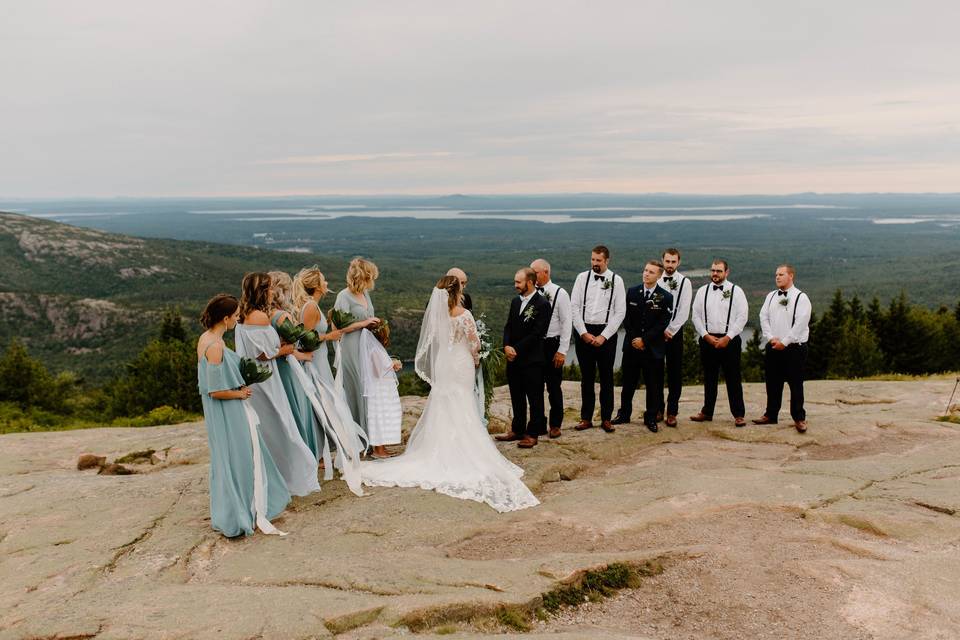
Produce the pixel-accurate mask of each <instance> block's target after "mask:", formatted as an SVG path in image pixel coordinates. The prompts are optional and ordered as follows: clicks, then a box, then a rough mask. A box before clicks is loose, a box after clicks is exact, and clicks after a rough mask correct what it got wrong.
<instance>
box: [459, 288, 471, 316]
mask: <svg viewBox="0 0 960 640" xmlns="http://www.w3.org/2000/svg"><path fill="white" fill-rule="evenodd" d="M460 305H461V306H462V307H463V308H464V309H466V310H467V311H471V312H472V311H473V298H471V297H470V294H469V293H467V292H466V291H464V292H463V300H461V301H460Z"/></svg>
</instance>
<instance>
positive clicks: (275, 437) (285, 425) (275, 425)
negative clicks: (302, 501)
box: [234, 324, 320, 496]
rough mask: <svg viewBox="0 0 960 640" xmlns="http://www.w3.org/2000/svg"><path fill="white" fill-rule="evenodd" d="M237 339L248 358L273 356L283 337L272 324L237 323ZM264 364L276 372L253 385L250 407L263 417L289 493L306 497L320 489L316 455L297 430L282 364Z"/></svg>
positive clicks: (263, 429)
mask: <svg viewBox="0 0 960 640" xmlns="http://www.w3.org/2000/svg"><path fill="white" fill-rule="evenodd" d="M234 338H235V340H236V342H237V354H239V355H240V356H243V357H246V358H252V359H256V358H257V356H259V355H260V354H263V355H265V356H267V357H268V358H272V357H273V356H275V355H276V354H277V352H278V351H279V350H280V336H278V335H277V330H276V329H274V328H273V327H272V326H270V325H255V324H238V325H237V328H236V329H235V330H234ZM287 357H291V356H287ZM263 363H264V364H266V365H267V366H268V367H270V370H271V371H272V372H273V375H272V376H270V377H269V378H267V379H266V380H264V381H263V382H260V383H257V384H255V385H253V396H252V397H251V398H250V404H251V406H252V407H253V408H254V409H255V410H256V412H257V415H258V416H260V431H261V433H263V440H264V442H266V443H267V447H268V448H269V449H270V455H272V456H273V460H274V462H276V463H277V468H278V469H280V473H281V474H282V475H283V479H284V480H286V482H287V488H288V489H289V490H290V493H292V494H293V495H295V496H305V495H307V494H309V493H312V492H314V491H319V490H320V481H319V479H318V477H317V458H316V456H314V455H313V452H312V451H310V448H309V447H308V446H307V444H306V443H305V442H304V441H303V437H302V436H301V435H300V431H299V430H298V429H297V422H296V420H295V419H294V417H293V409H292V408H291V407H290V401H289V400H288V399H287V394H286V392H285V391H284V389H283V382H282V381H281V380H280V367H279V366H278V364H277V361H276V360H273V359H271V360H266V361H263Z"/></svg>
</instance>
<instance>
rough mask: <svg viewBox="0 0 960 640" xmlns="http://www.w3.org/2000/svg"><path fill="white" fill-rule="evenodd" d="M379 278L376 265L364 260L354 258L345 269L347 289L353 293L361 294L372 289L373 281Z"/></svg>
mask: <svg viewBox="0 0 960 640" xmlns="http://www.w3.org/2000/svg"><path fill="white" fill-rule="evenodd" d="M379 277H380V270H379V269H377V265H375V264H373V263H372V262H371V261H369V260H365V259H364V258H354V259H353V260H351V261H350V266H349V267H347V288H348V289H350V291H351V292H353V293H363V292H364V291H366V290H367V289H372V288H373V281H374V280H376V279H377V278H379Z"/></svg>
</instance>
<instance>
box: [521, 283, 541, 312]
mask: <svg viewBox="0 0 960 640" xmlns="http://www.w3.org/2000/svg"><path fill="white" fill-rule="evenodd" d="M536 292H537V290H536V289H534V290H533V291H532V292H530V294H529V295H527V296H520V315H521V316H522V315H523V310H524V309H526V307H527V303H528V302H530V298H532V297H533V294H534V293H536Z"/></svg>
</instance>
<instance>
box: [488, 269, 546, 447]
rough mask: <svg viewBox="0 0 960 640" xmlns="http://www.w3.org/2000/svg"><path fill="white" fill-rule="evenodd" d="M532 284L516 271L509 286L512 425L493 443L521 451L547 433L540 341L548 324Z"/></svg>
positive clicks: (531, 276) (532, 278) (506, 340)
mask: <svg viewBox="0 0 960 640" xmlns="http://www.w3.org/2000/svg"><path fill="white" fill-rule="evenodd" d="M536 280H537V276H536V274H535V273H534V272H533V269H529V268H527V269H520V271H517V273H516V275H515V276H514V277H513V286H514V288H515V289H516V291H517V293H518V294H519V295H518V296H514V298H513V302H511V303H510V313H509V314H508V315H507V324H506V325H505V326H504V327H503V353H504V355H506V357H507V385H508V386H509V388H510V403H511V406H512V407H513V424H512V425H511V427H510V431H508V432H507V433H505V434H502V435H499V436H497V440H500V441H501V442H511V441H514V440H516V441H517V446H518V447H520V448H521V449H530V448H532V447H535V446H537V438H538V437H539V436H542V435H543V434H544V433H546V431H547V429H546V425H545V424H544V420H543V337H544V336H545V335H546V333H547V326H549V324H550V304H549V303H548V302H547V301H546V300H545V299H544V297H543V296H541V295H540V294H539V293H537V289H536V285H535V283H536ZM527 403H529V405H530V423H529V424H527Z"/></svg>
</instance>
